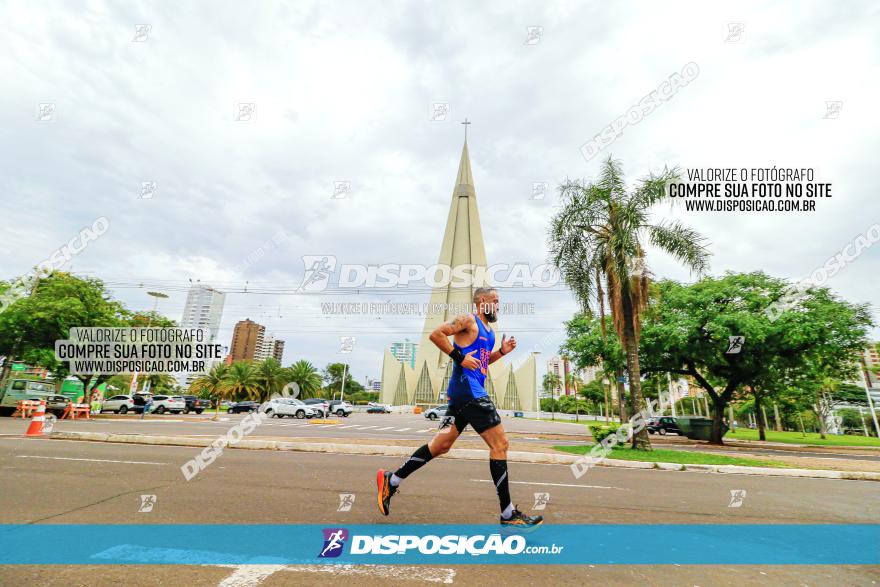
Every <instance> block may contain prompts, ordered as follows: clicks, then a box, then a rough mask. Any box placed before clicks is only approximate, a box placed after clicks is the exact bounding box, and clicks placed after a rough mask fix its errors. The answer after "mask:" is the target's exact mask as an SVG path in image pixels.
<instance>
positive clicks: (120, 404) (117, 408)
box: [101, 395, 143, 414]
mask: <svg viewBox="0 0 880 587" xmlns="http://www.w3.org/2000/svg"><path fill="white" fill-rule="evenodd" d="M142 408H143V406H142ZM129 410H131V411H137V410H135V401H134V398H133V397H132V396H130V395H114V396H112V397H110V398H109V399H105V400H104V401H102V402H101V411H102V412H116V413H117V414H124V413H126V412H128V411H129Z"/></svg>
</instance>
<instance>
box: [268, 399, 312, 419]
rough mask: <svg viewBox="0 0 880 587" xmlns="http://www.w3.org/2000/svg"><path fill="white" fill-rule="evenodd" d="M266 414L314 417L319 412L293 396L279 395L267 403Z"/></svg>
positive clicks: (278, 416)
mask: <svg viewBox="0 0 880 587" xmlns="http://www.w3.org/2000/svg"><path fill="white" fill-rule="evenodd" d="M266 415H267V416H269V417H270V418H271V417H272V416H275V417H276V418H283V417H284V416H287V417H289V418H299V419H300V420H302V419H303V418H314V417H315V416H317V415H318V413H317V412H316V411H315V410H314V409H313V408H312V407H311V406H309V405H307V404H305V403H303V402H302V401H300V400H298V399H293V398H292V397H279V398H275V399H271V400H269V403H268V404H266Z"/></svg>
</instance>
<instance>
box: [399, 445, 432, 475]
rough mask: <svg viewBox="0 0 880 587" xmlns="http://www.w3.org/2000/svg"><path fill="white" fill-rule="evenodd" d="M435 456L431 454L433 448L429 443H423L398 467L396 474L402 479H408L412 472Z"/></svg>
mask: <svg viewBox="0 0 880 587" xmlns="http://www.w3.org/2000/svg"><path fill="white" fill-rule="evenodd" d="M432 458H433V457H432V456H431V450H430V449H429V448H428V445H427V444H423V445H422V446H420V447H419V448H418V450H416V452H414V453H413V454H412V456H410V457H409V458H408V459H406V462H405V463H403V464H402V465H401V466H400V468H399V469H397V470H396V471H395V472H394V474H395V475H397V476H398V477H400V478H401V479H406V478H407V477H408V476H409V474H410V473H412V472H413V471H415V470H417V469H418V468H419V467H421V466H422V465H424V464H425V463H427V462H428V461H430V460H431V459H432Z"/></svg>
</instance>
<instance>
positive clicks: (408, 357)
mask: <svg viewBox="0 0 880 587" xmlns="http://www.w3.org/2000/svg"><path fill="white" fill-rule="evenodd" d="M418 346H419V345H417V344H416V343H414V342H410V341H409V339H408V338H407V339H404V342H392V343H391V349H390V350H391V354H392V355H394V358H395V359H397V360H398V361H400V362H401V363H403V364H405V365H409V368H410V369H415V368H416V350H417V349H418Z"/></svg>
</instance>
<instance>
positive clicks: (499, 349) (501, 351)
mask: <svg viewBox="0 0 880 587" xmlns="http://www.w3.org/2000/svg"><path fill="white" fill-rule="evenodd" d="M498 352H499V354H501V356H502V357H503V356H504V355H506V354H507V353H505V352H504V351H503V350H502V349H501V347H498Z"/></svg>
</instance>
